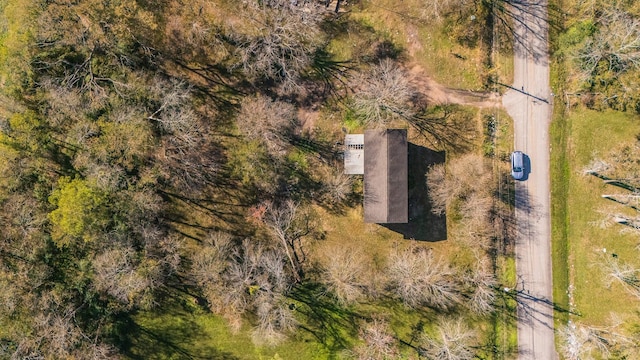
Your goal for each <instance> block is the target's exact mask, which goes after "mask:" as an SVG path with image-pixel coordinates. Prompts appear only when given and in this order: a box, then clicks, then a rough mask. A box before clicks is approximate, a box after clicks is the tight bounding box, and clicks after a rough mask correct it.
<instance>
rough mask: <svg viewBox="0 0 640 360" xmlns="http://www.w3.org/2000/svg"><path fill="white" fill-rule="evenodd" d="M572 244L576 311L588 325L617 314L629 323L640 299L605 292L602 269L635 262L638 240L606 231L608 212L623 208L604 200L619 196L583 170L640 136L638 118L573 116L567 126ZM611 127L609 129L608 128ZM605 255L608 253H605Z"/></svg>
mask: <svg viewBox="0 0 640 360" xmlns="http://www.w3.org/2000/svg"><path fill="white" fill-rule="evenodd" d="M567 124H568V126H569V127H570V130H569V133H570V134H571V137H570V140H569V141H568V142H567V168H568V171H567V172H568V175H569V179H570V181H568V189H567V195H568V198H567V224H568V229H567V239H568V245H569V254H570V255H569V266H570V272H569V274H570V280H571V284H572V285H573V286H574V288H575V290H574V299H573V305H574V306H573V307H574V308H575V311H577V312H578V313H579V318H581V319H582V320H583V321H584V322H585V323H588V324H594V325H598V324H606V323H608V322H609V317H610V315H611V312H612V311H615V312H616V314H617V315H619V316H620V317H621V318H623V319H624V318H628V317H629V316H631V315H632V314H634V312H635V311H636V307H635V306H630V305H631V304H637V299H635V298H633V297H632V296H631V295H628V294H627V293H626V292H625V291H624V290H623V289H622V288H621V287H620V286H618V285H617V284H614V285H613V286H611V287H610V288H608V287H606V286H605V282H606V273H605V272H604V271H603V270H602V268H601V265H600V264H602V262H603V261H604V260H605V258H607V257H608V258H611V257H612V254H616V256H618V257H619V260H620V261H622V262H636V263H637V258H638V256H637V250H636V249H635V247H636V246H637V245H638V238H637V235H634V234H629V233H622V232H621V230H623V229H622V228H621V227H620V226H614V225H611V226H610V227H603V226H600V224H601V223H602V222H603V220H604V215H603V212H607V211H610V212H618V211H620V210H621V209H620V206H619V205H616V204H614V203H612V202H611V201H608V200H606V199H603V198H601V197H600V195H601V194H607V193H616V192H618V191H617V189H616V188H615V187H612V186H611V185H606V184H604V183H603V182H602V180H600V179H598V178H595V177H593V176H588V175H583V173H582V170H583V169H584V168H585V167H586V166H587V165H588V163H589V162H590V161H591V160H592V159H593V158H594V157H596V156H601V157H606V156H607V155H608V154H609V153H610V152H611V151H612V147H615V146H616V145H618V144H621V143H624V142H631V141H633V140H634V138H635V135H636V134H638V132H639V131H640V124H638V117H637V116H631V115H626V114H622V113H618V112H613V111H610V112H595V111H589V110H577V111H572V112H571V114H570V115H569V117H568V121H567ZM605 124H606V125H605ZM605 249H606V253H605Z"/></svg>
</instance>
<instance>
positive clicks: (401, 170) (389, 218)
mask: <svg viewBox="0 0 640 360" xmlns="http://www.w3.org/2000/svg"><path fill="white" fill-rule="evenodd" d="M358 141H360V142H362V144H359V143H358ZM345 144H348V145H347V147H346V151H345V173H348V174H353V173H360V172H355V170H356V169H357V170H358V171H362V172H361V173H363V174H364V221H365V222H367V223H376V224H389V223H407V222H408V221H409V215H408V212H409V199H408V191H409V190H408V161H409V160H408V150H407V149H408V144H407V130H406V129H382V130H381V129H374V130H366V131H365V133H364V136H363V137H362V135H360V137H358V136H357V135H355V136H354V135H347V139H346V141H345ZM362 155H363V156H362Z"/></svg>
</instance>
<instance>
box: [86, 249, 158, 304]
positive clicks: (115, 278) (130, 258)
mask: <svg viewBox="0 0 640 360" xmlns="http://www.w3.org/2000/svg"><path fill="white" fill-rule="evenodd" d="M93 268H94V271H95V279H94V282H93V284H94V286H95V287H96V289H97V290H98V291H101V292H104V293H107V294H109V295H111V296H112V297H113V298H115V299H116V300H117V301H118V302H120V303H121V304H123V305H125V306H127V307H128V308H132V307H136V306H143V307H150V306H151V305H152V304H153V299H152V297H151V294H150V293H151V291H152V290H153V289H154V288H155V287H157V286H158V285H159V281H160V277H161V274H160V269H159V268H158V266H157V263H156V262H154V261H151V260H147V259H140V258H139V255H138V254H137V253H136V252H135V250H134V249H133V248H130V247H125V248H122V249H111V250H107V251H105V252H103V253H102V254H100V255H98V256H97V257H96V258H95V259H94V261H93Z"/></svg>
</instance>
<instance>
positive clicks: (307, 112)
mask: <svg viewBox="0 0 640 360" xmlns="http://www.w3.org/2000/svg"><path fill="white" fill-rule="evenodd" d="M318 116H320V112H319V111H317V110H311V109H305V108H299V109H298V119H299V120H300V127H301V129H302V132H309V133H310V132H312V131H313V129H314V128H315V127H316V121H317V120H318Z"/></svg>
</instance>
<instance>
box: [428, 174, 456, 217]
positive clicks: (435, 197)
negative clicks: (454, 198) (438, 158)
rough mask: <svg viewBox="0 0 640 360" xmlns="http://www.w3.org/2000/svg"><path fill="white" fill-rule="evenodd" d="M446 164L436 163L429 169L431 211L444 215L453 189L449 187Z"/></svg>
mask: <svg viewBox="0 0 640 360" xmlns="http://www.w3.org/2000/svg"><path fill="white" fill-rule="evenodd" d="M447 185H449V184H448V183H447V178H446V172H445V165H444V164H436V165H433V166H431V167H430V168H429V170H428V171H427V188H428V191H429V199H430V200H431V212H432V213H434V214H435V215H443V214H444V213H445V211H446V209H447V203H448V201H449V198H450V196H451V195H450V193H451V192H452V191H451V189H449V188H448V187H447Z"/></svg>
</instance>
